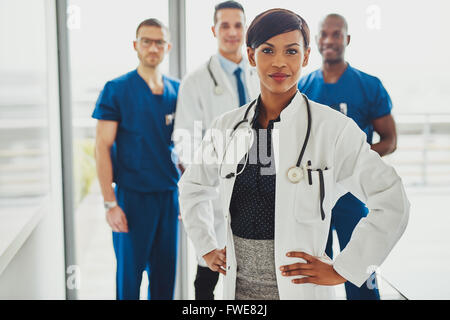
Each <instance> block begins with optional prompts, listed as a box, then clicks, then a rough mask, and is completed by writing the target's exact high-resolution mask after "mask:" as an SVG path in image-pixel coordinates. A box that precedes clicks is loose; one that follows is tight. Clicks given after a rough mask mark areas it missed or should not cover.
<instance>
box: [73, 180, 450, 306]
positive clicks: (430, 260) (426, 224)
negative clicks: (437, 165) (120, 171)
mask: <svg viewBox="0 0 450 320" xmlns="http://www.w3.org/2000/svg"><path fill="white" fill-rule="evenodd" d="M408 196H409V198H410V201H411V204H412V207H411V217H410V221H409V225H408V228H407V230H406V232H405V234H404V236H403V237H402V239H401V240H400V241H399V243H398V245H397V246H396V247H395V248H394V250H393V251H392V253H391V255H390V256H389V257H388V259H387V260H386V261H385V263H384V264H383V265H382V267H381V268H380V276H379V277H378V278H377V280H378V286H379V289H380V293H381V298H382V299H383V300H385V299H386V300H389V299H403V297H402V296H401V295H400V294H399V293H398V291H397V290H396V289H394V288H393V286H392V285H394V286H395V287H396V288H397V289H399V290H400V291H401V292H402V293H403V294H405V295H406V296H407V297H408V298H412V299H449V298H450V280H448V278H444V276H445V275H446V274H447V272H448V271H449V270H450V251H449V250H448V234H450V214H449V213H450V212H449V210H448V209H445V206H444V205H445V204H446V203H445V202H446V201H447V200H448V199H450V189H442V188H441V189H438V190H431V189H418V188H415V189H411V190H408ZM101 201H102V200H101V196H100V193H99V190H98V186H97V185H94V187H93V190H92V192H91V194H90V195H89V196H88V197H86V198H85V200H84V201H83V203H82V204H81V205H80V207H79V208H78V209H77V217H76V226H77V230H76V235H77V256H78V261H79V266H80V269H81V287H80V291H79V298H80V299H114V298H115V258H114V251H113V247H112V239H111V231H110V228H109V226H108V225H107V223H106V221H105V216H104V211H103V208H102V202H101ZM444 209H445V210H444ZM334 243H338V241H334ZM424 256H426V259H421V257H424ZM188 261H189V263H190V265H189V267H188V268H189V270H190V272H189V282H190V283H193V279H194V277H195V274H194V272H195V263H196V262H195V257H194V256H193V255H192V254H191V255H190V258H188ZM425 270H426V274H427V278H426V279H425V278H423V279H422V278H421V277H419V275H420V274H422V273H424V272H425ZM385 280H387V281H388V282H386V281H385ZM147 284H148V281H147V278H146V276H145V274H144V277H143V281H142V287H141V299H142V298H143V299H145V298H146V295H147V291H146V286H147ZM221 287H222V285H221V284H219V286H218V287H217V288H216V292H217V295H216V296H217V297H218V298H220V297H221V294H220V292H221ZM188 291H189V298H190V299H192V298H193V287H192V288H189V290H188ZM336 294H337V297H338V298H339V299H345V290H344V287H343V285H341V286H337V288H336Z"/></svg>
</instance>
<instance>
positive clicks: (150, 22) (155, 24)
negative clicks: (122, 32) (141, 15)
mask: <svg viewBox="0 0 450 320" xmlns="http://www.w3.org/2000/svg"><path fill="white" fill-rule="evenodd" d="M142 27H158V28H161V29H163V30H164V31H165V32H166V34H167V37H168V38H170V32H169V28H167V27H166V26H165V25H164V23H162V22H161V21H159V20H158V19H156V18H150V19H146V20H144V21H142V22H141V23H139V25H138V27H137V29H136V38H137V36H138V33H139V29H141V28H142Z"/></svg>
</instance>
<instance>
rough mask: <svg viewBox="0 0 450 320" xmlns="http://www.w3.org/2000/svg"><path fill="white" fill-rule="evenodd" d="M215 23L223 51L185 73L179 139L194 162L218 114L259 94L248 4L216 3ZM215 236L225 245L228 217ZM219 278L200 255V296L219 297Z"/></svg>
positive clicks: (182, 153) (181, 150)
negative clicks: (246, 52)
mask: <svg viewBox="0 0 450 320" xmlns="http://www.w3.org/2000/svg"><path fill="white" fill-rule="evenodd" d="M211 29H212V32H213V35H214V37H215V38H216V39H217V44H218V53H217V54H215V55H213V56H211V58H210V59H209V60H208V61H207V62H206V63H205V64H203V65H202V66H201V67H200V68H198V69H197V70H195V71H193V72H192V73H189V74H188V75H187V76H186V77H185V78H184V79H183V81H182V82H181V86H180V91H179V94H178V102H177V109H176V117H175V130H174V137H173V140H174V142H175V148H176V150H177V152H178V154H179V157H180V160H181V162H182V163H183V165H184V166H187V165H189V164H190V163H191V162H192V157H193V154H194V152H195V150H196V149H197V148H198V146H199V145H200V144H201V141H202V137H203V133H204V132H205V130H206V129H208V128H209V127H210V126H211V124H212V121H213V120H214V119H215V118H216V117H218V116H220V115H221V114H223V113H225V112H228V111H230V110H232V109H236V106H242V105H245V104H246V103H248V102H249V101H250V100H253V99H255V98H256V97H257V96H258V94H259V80H258V76H257V74H256V71H255V70H254V69H253V68H251V67H250V66H249V63H248V60H247V57H246V56H243V54H242V45H243V42H244V34H245V14H244V9H243V7H242V6H241V5H240V4H239V3H237V2H235V1H226V2H222V3H219V4H218V5H216V7H215V12H214V26H213V27H211ZM213 207H214V208H215V210H214V211H215V215H221V214H222V212H221V211H220V209H219V200H218V199H217V201H213ZM215 237H216V239H217V242H218V243H219V245H220V246H222V247H224V246H225V240H226V226H225V224H224V220H223V218H222V219H219V218H218V219H215ZM218 278H219V274H218V273H217V272H214V271H211V270H210V269H209V268H208V266H207V265H206V263H205V261H204V259H203V258H202V257H201V256H198V267H197V276H196V279H195V282H194V286H195V298H196V299H197V300H212V299H214V294H213V292H214V288H215V286H216V284H217V281H218Z"/></svg>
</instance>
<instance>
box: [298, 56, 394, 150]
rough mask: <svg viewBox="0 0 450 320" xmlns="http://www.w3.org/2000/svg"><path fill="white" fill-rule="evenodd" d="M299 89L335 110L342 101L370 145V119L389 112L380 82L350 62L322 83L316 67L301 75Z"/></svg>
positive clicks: (387, 102) (371, 129)
mask: <svg viewBox="0 0 450 320" xmlns="http://www.w3.org/2000/svg"><path fill="white" fill-rule="evenodd" d="M298 89H299V90H300V92H302V93H304V94H306V95H307V96H308V98H309V99H311V100H313V101H316V102H318V103H321V104H324V105H327V106H330V107H332V108H333V109H336V110H338V111H341V110H340V109H341V108H340V105H341V103H345V104H346V105H347V116H349V117H350V118H352V119H353V120H354V121H355V122H356V124H357V125H358V126H359V127H360V128H361V130H363V131H364V132H365V133H366V135H367V142H368V143H369V144H372V138H373V126H372V121H373V120H374V119H377V118H380V117H383V116H385V115H388V114H390V113H391V109H392V102H391V98H390V97H389V94H388V93H387V91H386V89H385V88H384V87H383V84H382V83H381V81H380V80H379V79H378V78H377V77H374V76H371V75H369V74H367V73H364V72H362V71H360V70H358V69H355V68H352V67H351V66H350V64H348V67H347V69H346V70H345V71H344V73H343V74H342V76H341V77H340V78H339V80H338V81H337V82H336V83H325V82H324V80H323V73H322V70H321V69H319V70H316V71H314V72H311V73H310V74H308V75H307V76H305V77H302V78H301V79H300V81H299V83H298Z"/></svg>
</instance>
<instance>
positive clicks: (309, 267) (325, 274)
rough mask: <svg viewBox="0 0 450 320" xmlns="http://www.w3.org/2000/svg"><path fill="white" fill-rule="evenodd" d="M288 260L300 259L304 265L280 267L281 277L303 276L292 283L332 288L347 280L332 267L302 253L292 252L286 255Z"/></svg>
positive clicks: (295, 264) (296, 264)
mask: <svg viewBox="0 0 450 320" xmlns="http://www.w3.org/2000/svg"><path fill="white" fill-rule="evenodd" d="M286 255H287V256H288V257H290V258H302V259H304V260H306V263H301V262H298V263H294V264H290V265H285V266H281V267H280V270H281V275H282V276H284V277H292V276H304V277H303V278H295V279H292V282H293V283H296V284H301V283H314V284H318V285H322V286H334V285H338V284H341V283H344V282H346V281H347V280H346V279H345V278H344V277H342V276H341V275H340V274H339V273H337V272H336V270H334V268H333V265H331V264H329V263H326V262H323V261H321V260H320V259H319V258H317V257H313V256H311V255H309V254H307V253H304V252H298V251H292V252H288V253H287V254H286Z"/></svg>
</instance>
